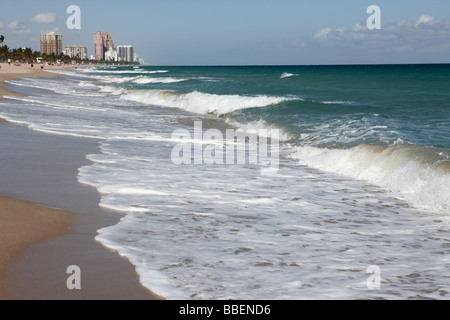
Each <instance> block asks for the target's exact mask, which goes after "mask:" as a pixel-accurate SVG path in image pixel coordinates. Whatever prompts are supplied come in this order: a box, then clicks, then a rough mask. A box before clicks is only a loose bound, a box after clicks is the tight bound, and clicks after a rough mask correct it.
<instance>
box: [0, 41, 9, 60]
mask: <svg viewBox="0 0 450 320" xmlns="http://www.w3.org/2000/svg"><path fill="white" fill-rule="evenodd" d="M8 57H9V48H8V46H7V45H4V46H1V47H0V61H1V60H6V59H8Z"/></svg>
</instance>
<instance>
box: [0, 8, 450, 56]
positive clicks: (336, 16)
mask: <svg viewBox="0 0 450 320" xmlns="http://www.w3.org/2000/svg"><path fill="white" fill-rule="evenodd" d="M70 5H77V6H79V8H80V12H81V15H80V22H81V28H80V29H73V30H71V29H69V28H68V27H67V20H68V18H69V17H70V16H71V14H68V13H67V8H68V7H69V6H70ZM371 5H377V6H378V7H379V8H380V21H381V24H380V29H369V28H368V27H367V20H368V19H369V18H370V17H371V16H372V14H373V12H371V13H367V9H368V7H369V6H371ZM50 31H54V32H56V33H57V34H61V35H62V36H63V47H65V46H68V45H84V46H86V47H87V48H88V55H89V56H90V55H94V34H95V33H96V32H97V31H101V32H109V33H111V35H112V38H113V40H114V44H115V45H116V46H117V45H132V46H133V47H134V48H135V52H137V53H138V54H139V56H140V57H141V58H143V59H144V60H145V61H146V63H147V64H151V65H317V64H391V63H450V1H448V0H427V1H418V0H370V1H365V0H341V1H336V0H316V1H302V0H126V1H125V0H121V1H115V0H52V1H50V0H39V1H35V0H33V1H29V0H1V3H0V35H4V36H5V44H6V45H8V46H9V47H10V48H18V47H31V48H32V49H33V50H39V35H40V34H41V33H47V32H50Z"/></svg>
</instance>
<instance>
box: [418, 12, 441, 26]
mask: <svg viewBox="0 0 450 320" xmlns="http://www.w3.org/2000/svg"><path fill="white" fill-rule="evenodd" d="M438 22H439V21H437V20H436V19H435V18H434V17H432V16H429V15H426V14H425V15H423V16H421V17H420V18H419V19H418V20H417V22H416V28H417V27H418V26H420V25H421V24H434V23H438Z"/></svg>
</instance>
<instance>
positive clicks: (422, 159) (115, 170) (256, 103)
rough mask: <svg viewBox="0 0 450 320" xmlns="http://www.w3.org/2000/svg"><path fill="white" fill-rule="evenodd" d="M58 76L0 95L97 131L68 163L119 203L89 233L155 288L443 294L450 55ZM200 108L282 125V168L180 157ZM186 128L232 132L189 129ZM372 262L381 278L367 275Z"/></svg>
mask: <svg viewBox="0 0 450 320" xmlns="http://www.w3.org/2000/svg"><path fill="white" fill-rule="evenodd" d="M66 75H67V77H64V78H62V79H21V80H19V81H15V82H10V85H13V86H23V87H27V88H30V90H29V92H32V95H30V96H29V97H11V99H13V100H10V101H0V117H3V118H5V119H7V120H9V121H12V122H17V123H21V124H26V125H28V126H30V127H31V128H32V129H34V130H40V131H45V132H50V133H58V134H67V135H75V136H83V137H91V138H96V139H99V140H100V153H99V154H93V155H89V156H88V159H89V160H91V161H92V164H91V165H88V166H85V167H82V168H80V169H79V175H78V179H79V181H80V182H81V183H85V184H88V185H91V186H93V187H95V188H97V190H98V191H99V192H100V194H101V195H102V198H101V203H100V205H101V206H104V207H107V208H111V209H115V210H122V211H124V212H126V215H125V216H124V218H123V219H122V220H121V221H120V223H118V224H117V225H115V226H112V227H109V228H105V229H101V230H99V231H98V233H99V234H98V236H97V240H98V241H99V242H101V243H102V244H103V245H104V246H106V247H108V248H111V249H114V250H117V251H118V252H119V253H120V254H121V255H123V256H126V257H127V258H128V259H129V261H130V262H131V263H133V264H134V265H135V266H136V270H137V272H138V274H139V275H140V281H141V282H142V284H143V285H144V286H146V287H148V288H150V289H151V290H153V291H155V292H156V293H157V294H159V295H161V296H164V297H166V298H168V299H179V298H182V299H299V298H305V299H314V298H319V299H324V298H325V299H346V298H349V299H379V298H387V299H406V298H418V299H421V298H432V299H442V298H448V295H449V292H450V280H449V279H450V278H449V277H448V270H449V268H450V263H449V260H448V256H449V254H450V245H449V222H450V220H449V212H450V188H449V187H448V186H449V185H450V142H449V141H450V139H449V136H450V125H449V119H450V99H449V98H450V92H449V90H448V89H449V88H450V65H401V66H400V65H393V66H252V67H245V66H242V67H175V66H145V67H143V66H142V67H107V68H98V67H88V68H79V69H78V70H76V71H75V70H74V71H71V72H67V73H66ZM196 121H197V122H201V123H202V125H203V131H206V130H208V129H217V130H219V131H221V132H223V130H225V128H229V127H231V128H234V129H235V130H237V131H239V132H244V133H245V134H246V135H248V136H249V137H253V136H254V135H255V134H261V132H262V131H261V130H262V129H272V130H275V131H277V132H279V138H280V141H279V151H280V152H279V163H278V168H277V170H274V171H270V170H269V171H264V170H262V169H264V168H263V166H262V165H255V164H252V163H244V164H237V163H233V164H223V165H222V164H207V163H206V162H202V163H199V164H193V163H191V164H184V165H180V164H176V163H174V162H173V150H175V149H176V148H177V146H179V144H180V139H179V138H177V137H174V135H173V133H174V132H176V131H177V130H184V131H183V132H188V133H190V132H192V131H193V130H194V128H193V125H194V122H196ZM223 133H224V132H223ZM253 141H256V140H253ZM259 141H261V140H259ZM190 144H191V145H192V146H193V147H194V148H196V147H200V148H202V149H203V148H207V147H211V146H215V147H216V148H219V149H215V150H226V148H227V146H228V145H229V143H228V142H227V141H217V140H216V141H210V140H207V139H205V140H201V139H196V137H195V136H194V139H192V140H191V141H190ZM238 147H239V146H238ZM248 152H249V154H251V152H253V151H250V150H249V151H248ZM195 155H196V154H193V155H192V157H194V156H195ZM260 169H261V170H260ZM372 266H376V267H377V268H378V269H379V270H380V271H381V288H378V289H373V288H371V287H370V286H368V285H367V280H368V279H369V277H370V276H371V273H370V272H369V271H368V270H373V268H371V267H372Z"/></svg>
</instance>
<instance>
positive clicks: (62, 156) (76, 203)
mask: <svg viewBox="0 0 450 320" xmlns="http://www.w3.org/2000/svg"><path fill="white" fill-rule="evenodd" d="M70 68H72V66H64V67H60V66H45V70H55V71H56V70H61V69H70ZM59 76H60V75H58V74H57V73H51V72H46V71H42V70H41V68H40V66H37V65H35V66H34V68H31V66H30V65H22V66H13V65H8V64H1V69H0V99H4V96H23V95H26V92H20V90H13V91H11V90H8V88H7V83H5V82H4V81H6V80H17V79H19V78H22V77H51V78H56V77H59ZM0 149H1V150H2V152H1V154H0V163H1V165H0V177H1V178H0V180H1V181H2V182H1V183H0V195H1V196H0V252H1V256H0V299H2V300H5V299H6V300H31V299H32V300H59V299H63V300H66V299H67V300H101V299H120V300H126V299H135V300H141V299H142V300H154V299H160V297H157V296H156V295H154V294H153V293H152V292H150V291H149V290H148V289H146V288H144V287H142V285H141V284H140V282H139V279H138V275H137V273H136V271H135V269H134V267H133V266H132V265H131V264H130V263H129V262H128V261H127V260H126V259H124V258H121V257H120V256H119V255H118V254H117V253H116V252H112V251H109V250H107V249H105V248H104V247H103V246H102V245H100V244H99V243H97V242H96V241H95V239H94V237H95V236H96V231H97V230H98V229H100V228H103V227H106V226H109V225H114V224H116V223H117V222H118V221H119V219H120V218H121V217H122V216H123V214H122V213H120V212H112V211H108V210H104V209H102V208H100V207H99V205H98V203H99V199H100V197H99V195H98V193H97V191H96V190H95V189H93V188H90V187H87V186H84V185H81V184H79V183H78V181H77V178H76V175H77V170H78V168H79V167H80V166H81V165H84V164H86V163H88V160H86V155H87V154H92V153H97V152H99V151H98V142H97V141H95V140H91V139H79V138H74V137H64V136H57V135H50V134H44V133H40V132H35V131H32V130H30V129H29V128H27V127H26V126H22V125H16V124H12V123H9V122H7V121H6V120H5V119H2V118H0ZM71 265H77V266H79V267H80V269H81V271H82V277H81V283H82V289H81V290H69V289H68V288H67V286H66V280H67V278H68V277H69V276H70V275H69V274H67V272H66V270H67V268H68V267H69V266H71Z"/></svg>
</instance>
